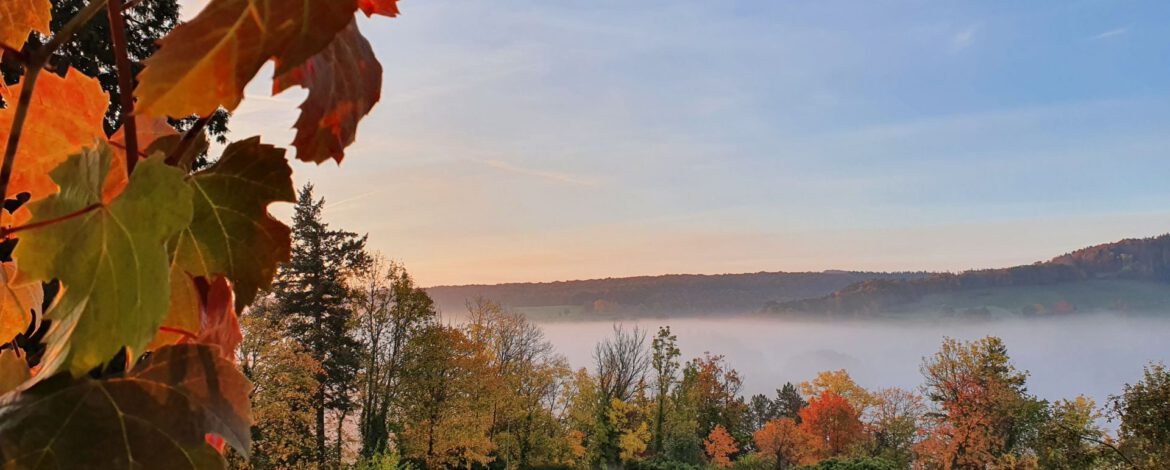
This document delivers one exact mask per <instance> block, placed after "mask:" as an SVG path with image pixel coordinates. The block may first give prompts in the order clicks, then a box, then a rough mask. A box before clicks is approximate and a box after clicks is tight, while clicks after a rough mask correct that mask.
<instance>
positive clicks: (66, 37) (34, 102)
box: [0, 0, 397, 468]
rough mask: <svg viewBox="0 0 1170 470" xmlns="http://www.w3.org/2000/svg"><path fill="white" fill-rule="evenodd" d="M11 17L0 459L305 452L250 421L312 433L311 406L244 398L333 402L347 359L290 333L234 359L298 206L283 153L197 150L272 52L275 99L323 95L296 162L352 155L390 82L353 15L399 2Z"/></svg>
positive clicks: (7, 14) (307, 116)
mask: <svg viewBox="0 0 1170 470" xmlns="http://www.w3.org/2000/svg"><path fill="white" fill-rule="evenodd" d="M0 10H2V11H3V14H2V16H0V49H2V50H3V52H4V54H3V58H2V59H0V60H2V61H3V65H4V73H5V77H6V79H15V83H14V84H13V85H12V86H10V87H0V101H3V103H4V104H5V107H4V108H2V109H0V141H2V142H3V164H2V170H0V200H4V202H5V204H4V205H3V211H0V237H3V244H2V246H3V247H4V248H3V250H0V263H2V269H0V283H2V284H0V345H2V346H0V394H2V395H0V463H2V465H3V466H4V467H5V468H42V467H58V468H113V467H131V466H139V467H146V468H222V467H224V466H225V464H226V461H225V458H224V457H223V453H224V452H225V449H226V446H230V447H231V448H232V449H234V450H235V452H237V453H238V454H239V455H241V456H244V457H247V456H248V455H249V454H250V451H252V450H255V451H259V452H258V453H257V455H256V459H255V460H254V462H256V464H259V465H263V464H265V463H264V462H271V464H272V466H273V467H285V466H286V464H287V465H295V464H297V459H298V458H299V456H298V455H297V452H296V447H295V446H296V444H295V443H291V444H293V445H294V447H292V448H285V447H281V450H279V451H278V452H276V453H275V455H274V454H272V453H270V451H271V449H272V448H270V447H269V444H271V443H270V442H269V441H268V440H267V439H266V435H265V434H263V433H262V432H261V433H260V434H256V431H258V430H259V429H253V427H252V425H253V424H254V418H260V419H261V420H262V421H259V422H261V423H281V425H285V426H289V427H290V428H289V429H285V430H284V432H286V433H287V432H288V431H289V430H296V429H297V427H298V426H299V425H301V424H302V421H301V420H300V418H299V413H300V411H301V410H300V408H301V405H300V404H299V403H298V401H297V400H295V399H293V400H287V401H286V403H285V405H286V406H285V407H284V409H281V408H280V407H270V408H265V409H260V410H257V413H256V414H255V415H254V414H253V411H252V409H251V406H250V400H249V398H251V399H252V400H255V399H257V398H258V397H264V396H265V395H266V394H272V393H273V392H274V391H276V390H279V392H280V393H281V394H282V397H285V398H287V397H288V395H287V393H294V397H295V393H296V392H297V391H299V390H303V391H306V392H309V393H312V394H316V395H320V394H321V393H322V384H326V385H330V386H332V385H333V384H332V382H325V381H323V378H326V377H327V378H330V379H334V378H336V374H334V375H326V374H328V373H330V372H334V370H333V369H332V367H333V363H332V362H331V361H329V360H320V359H319V358H316V357H313V356H312V355H309V356H305V355H304V351H303V350H302V349H301V348H299V346H298V347H283V348H282V342H281V341H276V342H274V343H273V344H270V345H266V349H265V350H264V353H265V354H267V355H270V356H275V357H278V358H280V361H277V362H275V363H267V362H254V363H251V364H247V363H245V364H244V365H245V367H244V368H243V369H241V368H239V367H237V365H236V362H235V361H236V360H237V353H236V350H237V346H238V345H239V344H240V342H241V341H242V340H243V337H242V334H241V331H240V327H239V324H238V322H239V319H238V317H237V312H238V311H240V310H241V309H243V308H244V307H246V306H248V305H250V304H251V303H252V302H253V300H254V299H255V298H256V297H257V293H258V292H260V291H262V290H264V289H267V288H268V287H269V286H270V284H271V282H272V280H273V276H274V274H275V273H276V270H277V266H278V265H279V264H280V263H283V262H287V261H289V256H290V242H291V238H290V230H289V228H288V227H286V226H285V225H284V224H282V223H280V222H278V221H276V220H275V219H273V218H272V217H271V216H270V215H269V214H268V212H267V206H268V205H269V204H270V203H273V202H279V201H287V202H291V201H293V200H294V194H293V190H292V178H291V169H290V168H289V164H288V161H287V159H286V157H285V150H284V149H280V148H277V147H274V146H271V145H267V144H264V143H262V142H261V140H260V138H259V137H253V138H250V139H245V140H241V141H236V142H231V143H228V144H227V146H226V148H224V150H223V151H222V153H221V154H220V155H217V161H216V163H215V164H214V165H212V166H210V167H208V168H204V169H198V167H200V166H201V165H200V164H199V161H198V158H199V157H200V156H201V154H202V153H203V152H204V151H205V149H206V141H207V137H206V130H207V128H208V126H209V125H211V128H212V130H216V129H218V130H220V131H222V129H221V128H217V127H216V122H217V121H216V119H220V122H222V116H223V114H222V112H223V111H231V110H232V109H235V108H236V107H237V106H238V105H239V104H240V101H241V100H242V98H243V90H244V86H245V85H246V84H247V83H248V82H249V81H251V79H252V78H253V77H254V76H255V75H256V73H257V72H258V71H259V70H260V68H261V67H262V66H263V65H264V64H265V63H267V62H269V61H274V62H275V63H276V76H275V77H274V78H275V83H276V90H275V92H280V91H282V90H285V89H288V88H290V87H294V86H299V87H303V88H306V89H307V90H308V97H307V99H306V101H305V102H304V103H303V104H302V105H301V108H300V109H301V117H300V119H299V120H298V121H297V124H296V129H297V134H296V139H295V140H294V142H293V146H294V147H295V148H296V152H297V158H299V159H301V160H305V161H311V162H317V163H320V162H324V161H326V160H329V159H333V160H336V161H338V162H340V161H341V159H342V157H343V156H344V150H345V148H346V147H347V146H348V145H350V144H351V143H352V142H353V141H354V138H355V135H356V130H357V124H358V121H359V120H360V119H361V118H362V117H364V116H365V115H366V114H367V113H368V112H369V111H370V109H371V108H372V106H373V105H374V103H375V102H377V101H378V99H379V93H380V88H381V79H382V70H381V66H380V65H379V64H378V61H377V59H376V58H375V57H374V55H373V52H372V50H371V49H370V47H369V44H368V42H367V41H366V40H365V39H364V38H363V37H362V35H361V33H360V32H359V31H358V28H357V24H356V19H355V14H356V13H357V12H358V11H361V12H363V13H365V14H366V15H374V14H381V15H384V16H395V15H396V14H397V9H396V0H329V1H323V0H309V1H304V2H279V3H278V2H269V1H261V2H254V1H244V0H212V1H211V2H209V3H208V4H207V5H206V6H205V7H204V8H203V10H202V11H201V12H200V13H199V14H197V15H196V16H195V17H194V18H192V19H191V20H190V21H189V22H187V23H185V24H181V25H178V26H175V27H174V29H173V30H171V27H172V26H174V25H175V19H176V16H175V15H176V14H177V9H176V4H175V2H173V1H172V0H165V1H164V0H155V1H152V0H144V1H137V0H133V1H129V2H123V1H122V0H91V1H89V2H88V3H83V2H77V1H72V0H70V1H58V2H57V3H56V4H55V5H54V4H53V3H50V1H49V0H27V1H21V2H5V4H4V7H3V8H0ZM95 18H98V19H96V20H95ZM168 31H169V32H168ZM164 33H165V34H164ZM155 39H158V42H157V45H156V44H155V41H154V40H155ZM72 66H76V68H73V67H72ZM85 72H89V73H96V74H98V75H99V76H98V77H93V76H87V75H85ZM108 92H113V93H114V94H113V95H112V96H111V95H110V94H108ZM111 103H112V104H113V105H111ZM217 116H219V117H218V118H217ZM180 121H181V122H186V123H187V124H185V125H181V126H180V128H185V129H186V131H185V132H183V133H179V132H177V131H176V130H175V128H174V127H172V125H171V123H172V122H180ZM108 131H111V132H112V135H111V134H109V133H107V132H108ZM14 247H15V248H14ZM282 285H283V284H282ZM291 295H292V294H291V292H286V296H291ZM249 339H251V338H249ZM288 346H292V345H288ZM355 349H356V348H355ZM310 352H311V351H310ZM280 364H287V365H294V366H295V367H294V368H296V369H299V370H300V371H301V372H302V373H301V374H300V375H294V376H291V377H290V376H288V375H287V374H285V372H287V370H286V369H288V368H277V369H276V370H274V369H273V367H274V366H276V365H280ZM277 370H278V371H279V373H274V372H276V371H277ZM242 371H243V372H248V373H249V375H251V377H252V378H253V379H258V380H257V381H258V382H259V383H258V384H257V385H258V386H257V387H255V388H253V386H252V384H250V383H249V381H248V379H247V378H246V377H245V375H243V374H242V373H241V372H242ZM320 371H323V372H320ZM274 389H276V390H274ZM343 395H345V393H341V394H340V395H339V396H343ZM338 400H340V402H341V404H339V405H336V406H332V407H331V408H330V409H335V408H339V407H342V405H344V404H345V403H344V401H345V400H344V398H338ZM320 421H321V420H320V419H318V420H317V426H316V427H317V428H318V429H317V434H318V435H320V434H321V430H320V427H321V426H320ZM253 439H256V440H257V445H256V446H254V448H253V445H252V441H253ZM318 441H320V440H318ZM316 447H317V448H318V449H317V450H318V451H319V453H320V442H318V445H317V446H316ZM266 459H268V460H266ZM317 460H318V462H317V463H321V462H320V461H319V460H320V459H317Z"/></svg>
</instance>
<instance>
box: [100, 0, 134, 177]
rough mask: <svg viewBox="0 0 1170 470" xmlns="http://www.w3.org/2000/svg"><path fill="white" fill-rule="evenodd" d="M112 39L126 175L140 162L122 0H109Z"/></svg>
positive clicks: (132, 75)
mask: <svg viewBox="0 0 1170 470" xmlns="http://www.w3.org/2000/svg"><path fill="white" fill-rule="evenodd" d="M107 11H108V13H109V16H110V39H111V40H112V41H113V43H114V60H115V62H116V64H117V67H118V101H119V102H120V104H121V105H122V106H121V107H122V113H121V118H122V130H123V135H125V136H126V175H127V176H129V175H130V174H131V173H134V165H136V164H137V163H138V126H137V123H135V122H134V70H133V69H131V68H130V53H129V52H128V50H127V47H126V18H125V17H123V16H122V0H109V4H108V6H107Z"/></svg>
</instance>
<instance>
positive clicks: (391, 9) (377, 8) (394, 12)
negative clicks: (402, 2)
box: [358, 0, 398, 17]
mask: <svg viewBox="0 0 1170 470" xmlns="http://www.w3.org/2000/svg"><path fill="white" fill-rule="evenodd" d="M358 8H361V10H362V13H365V14H366V16H374V15H382V16H389V17H395V16H398V0H358Z"/></svg>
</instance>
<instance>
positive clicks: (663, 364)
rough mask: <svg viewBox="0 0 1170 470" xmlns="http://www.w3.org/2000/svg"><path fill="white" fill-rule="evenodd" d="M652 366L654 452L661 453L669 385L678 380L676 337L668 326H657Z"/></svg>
mask: <svg viewBox="0 0 1170 470" xmlns="http://www.w3.org/2000/svg"><path fill="white" fill-rule="evenodd" d="M651 349H653V351H654V353H653V357H652V359H651V365H652V366H653V368H654V452H655V453H656V454H657V453H662V440H663V433H664V432H665V427H664V426H665V424H666V411H667V409H666V405H667V402H668V401H669V399H670V392H671V387H673V386H674V383H675V382H676V381H677V380H678V378H677V377H676V376H677V374H678V369H679V362H678V358H679V356H680V355H681V354H682V353H681V352H680V351H679V349H678V337H676V336H675V335H674V334H672V333H671V332H670V327H669V326H663V327H660V328H658V334H657V335H655V336H654V341H653V342H652V343H651Z"/></svg>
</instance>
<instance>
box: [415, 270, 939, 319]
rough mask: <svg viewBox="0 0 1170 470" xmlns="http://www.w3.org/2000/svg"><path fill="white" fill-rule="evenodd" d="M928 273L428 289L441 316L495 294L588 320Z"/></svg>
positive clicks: (783, 297) (820, 291)
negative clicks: (470, 302) (479, 298)
mask: <svg viewBox="0 0 1170 470" xmlns="http://www.w3.org/2000/svg"><path fill="white" fill-rule="evenodd" d="M927 275H928V274H927V273H874V272H851V271H848V272H847V271H825V272H810V273H786V272H761V273H749V274H718V275H701V274H671V275H663V276H641V277H626V278H607V279H593V280H583V281H561V282H545V283H513V284H496V285H467V286H438V287H431V288H428V289H427V293H428V294H430V296H431V297H432V298H434V300H435V302H436V304H437V305H438V306H439V308H440V309H441V310H442V311H443V312H444V313H445V314H447V315H459V314H460V313H461V312H463V311H464V310H466V308H465V304H466V302H467V301H468V300H470V299H475V298H477V297H483V298H487V299H492V300H495V301H498V302H500V303H502V304H504V305H507V306H508V307H510V308H513V309H516V310H518V311H520V312H523V313H525V314H527V315H528V316H529V317H531V318H534V319H588V318H595V317H596V318H612V317H634V316H665V315H670V316H675V315H707V314H742V313H756V312H758V311H759V309H760V306H761V305H764V304H766V303H768V302H784V301H789V300H795V299H806V298H810V297H819V296H823V295H827V294H829V293H831V292H833V291H835V290H837V289H841V288H843V287H845V286H848V285H852V284H856V283H859V282H862V281H868V280H875V279H879V280H886V281H893V280H899V279H917V278H922V277H925V276H927Z"/></svg>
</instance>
